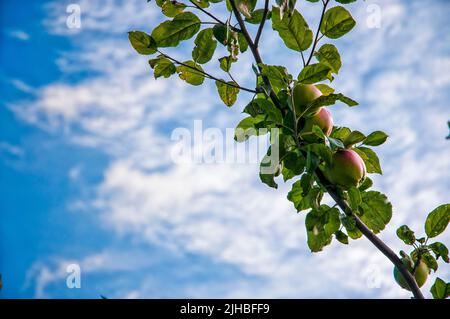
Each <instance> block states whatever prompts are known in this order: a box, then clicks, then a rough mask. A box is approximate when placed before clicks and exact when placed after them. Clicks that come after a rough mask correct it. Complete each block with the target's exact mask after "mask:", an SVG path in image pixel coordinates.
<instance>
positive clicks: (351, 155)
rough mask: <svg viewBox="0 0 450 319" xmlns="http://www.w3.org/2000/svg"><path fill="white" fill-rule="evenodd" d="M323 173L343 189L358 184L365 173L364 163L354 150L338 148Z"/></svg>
mask: <svg viewBox="0 0 450 319" xmlns="http://www.w3.org/2000/svg"><path fill="white" fill-rule="evenodd" d="M325 175H326V176H327V178H328V179H329V180H330V182H332V183H333V184H335V185H338V186H340V187H342V188H344V189H349V188H350V187H352V186H358V185H359V182H360V181H361V180H362V179H363V178H364V176H365V175H366V165H365V164H364V161H363V159H362V158H361V156H359V155H358V153H356V152H355V151H354V150H350V149H346V150H338V151H336V152H335V153H334V154H333V157H332V159H331V165H330V166H328V167H326V169H325Z"/></svg>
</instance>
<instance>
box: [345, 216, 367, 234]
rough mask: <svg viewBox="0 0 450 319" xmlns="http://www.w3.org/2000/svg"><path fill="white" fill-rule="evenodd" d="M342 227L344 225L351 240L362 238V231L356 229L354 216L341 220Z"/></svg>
mask: <svg viewBox="0 0 450 319" xmlns="http://www.w3.org/2000/svg"><path fill="white" fill-rule="evenodd" d="M341 221H342V225H344V227H345V230H346V231H347V234H348V236H349V237H350V238H351V239H358V238H360V237H361V236H362V233H361V231H360V230H359V229H358V228H357V227H356V220H355V217H354V216H345V215H344V216H343V217H342V218H341Z"/></svg>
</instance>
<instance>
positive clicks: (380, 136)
mask: <svg viewBox="0 0 450 319" xmlns="http://www.w3.org/2000/svg"><path fill="white" fill-rule="evenodd" d="M387 138H388V135H387V134H386V133H384V132H382V131H375V132H372V133H370V134H369V135H368V136H367V138H366V139H365V140H364V144H365V145H369V146H378V145H381V144H383V143H384V142H385V141H386V139H387Z"/></svg>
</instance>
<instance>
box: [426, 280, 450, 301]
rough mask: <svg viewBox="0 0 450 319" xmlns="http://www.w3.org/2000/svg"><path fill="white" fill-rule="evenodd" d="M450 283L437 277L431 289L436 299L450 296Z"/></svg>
mask: <svg viewBox="0 0 450 319" xmlns="http://www.w3.org/2000/svg"><path fill="white" fill-rule="evenodd" d="M449 286H450V283H445V281H443V280H442V279H441V278H439V277H438V278H436V281H435V282H434V284H433V286H432V287H431V289H430V292H431V294H432V295H433V298H434V299H446V298H448V297H449V296H450V289H449Z"/></svg>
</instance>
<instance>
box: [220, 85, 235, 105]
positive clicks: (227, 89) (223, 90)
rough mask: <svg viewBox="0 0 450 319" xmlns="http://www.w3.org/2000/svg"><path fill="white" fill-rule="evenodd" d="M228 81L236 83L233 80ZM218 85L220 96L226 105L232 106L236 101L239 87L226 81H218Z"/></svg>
mask: <svg viewBox="0 0 450 319" xmlns="http://www.w3.org/2000/svg"><path fill="white" fill-rule="evenodd" d="M227 83H229V84H234V85H236V83H235V82H233V81H229V82H227ZM216 87H217V91H218V92H219V96H220V98H221V99H222V101H223V103H225V105H226V106H232V105H233V104H234V103H235V102H236V99H237V95H238V93H239V88H237V87H232V86H230V85H226V84H225V83H222V82H219V81H216Z"/></svg>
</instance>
